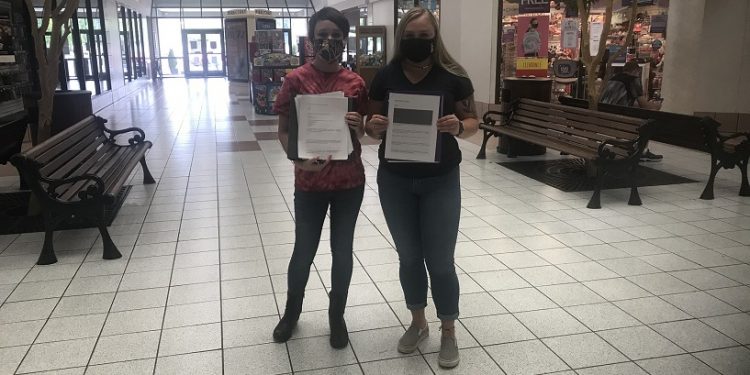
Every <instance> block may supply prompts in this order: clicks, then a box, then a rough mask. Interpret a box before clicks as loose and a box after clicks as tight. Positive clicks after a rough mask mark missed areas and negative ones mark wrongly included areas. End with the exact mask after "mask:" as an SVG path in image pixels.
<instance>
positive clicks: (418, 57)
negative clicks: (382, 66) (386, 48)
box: [399, 38, 435, 62]
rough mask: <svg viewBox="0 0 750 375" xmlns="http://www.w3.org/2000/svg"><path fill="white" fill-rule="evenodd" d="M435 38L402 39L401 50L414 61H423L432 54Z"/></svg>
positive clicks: (402, 53)
mask: <svg viewBox="0 0 750 375" xmlns="http://www.w3.org/2000/svg"><path fill="white" fill-rule="evenodd" d="M434 42H435V40H434V39H420V38H411V39H401V46H400V47H399V52H401V55H403V56H404V57H406V58H407V59H409V60H411V61H413V62H421V61H424V60H425V59H427V58H428V57H430V56H431V55H432V49H433V45H434Z"/></svg>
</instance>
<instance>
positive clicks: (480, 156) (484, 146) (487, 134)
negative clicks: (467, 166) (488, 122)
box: [477, 130, 492, 159]
mask: <svg viewBox="0 0 750 375" xmlns="http://www.w3.org/2000/svg"><path fill="white" fill-rule="evenodd" d="M483 137H484V139H483V140H482V147H481V148H480V149H479V153H478V154H477V159H487V141H489V140H490V138H491V137H492V133H490V132H488V131H487V130H484V136H483Z"/></svg>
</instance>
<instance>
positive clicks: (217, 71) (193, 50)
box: [182, 30, 226, 77]
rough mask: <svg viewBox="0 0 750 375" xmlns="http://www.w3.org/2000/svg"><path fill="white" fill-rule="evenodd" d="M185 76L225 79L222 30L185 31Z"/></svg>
mask: <svg viewBox="0 0 750 375" xmlns="http://www.w3.org/2000/svg"><path fill="white" fill-rule="evenodd" d="M182 40H183V45H184V46H185V47H184V56H185V76H187V77H223V76H224V75H225V74H226V69H225V67H224V35H223V34H222V31H221V30H184V31H183V32H182Z"/></svg>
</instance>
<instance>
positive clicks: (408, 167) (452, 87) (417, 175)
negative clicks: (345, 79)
mask: <svg viewBox="0 0 750 375" xmlns="http://www.w3.org/2000/svg"><path fill="white" fill-rule="evenodd" d="M395 50H396V52H395V56H394V57H393V59H392V60H391V62H390V63H389V64H388V65H387V66H386V67H385V68H383V69H382V70H380V71H379V72H378V74H377V75H376V76H375V78H374V79H373V81H372V84H371V88H370V99H371V101H370V114H369V118H368V122H367V124H366V126H365V131H366V132H367V133H368V134H369V135H370V136H371V137H374V138H380V139H384V137H385V133H386V130H387V128H388V125H389V119H388V118H387V117H386V116H384V114H386V111H387V108H386V106H385V101H386V100H387V97H388V94H389V93H390V92H409V93H420V92H422V93H425V94H439V95H441V96H442V98H443V105H442V107H443V113H442V117H440V118H439V119H438V121H437V129H438V132H439V133H438V134H439V140H438V142H439V145H438V150H439V154H438V156H439V162H437V163H411V162H395V161H390V160H388V159H386V158H385V141H382V142H381V144H380V150H379V157H380V166H379V168H378V191H379V195H380V203H381V205H382V207H383V213H384V214H385V219H386V222H387V223H388V228H389V230H390V231H391V235H392V236H393V240H394V242H395V244H396V250H397V251H398V255H399V263H400V266H399V267H400V270H399V274H400V278H401V286H402V289H403V291H404V297H405V299H406V306H407V308H408V309H409V310H410V311H411V314H412V322H411V325H410V327H409V329H408V330H407V331H406V333H404V335H403V336H402V337H401V339H400V340H399V343H398V350H399V351H400V352H402V353H411V352H414V351H415V350H416V349H417V346H418V345H419V343H420V342H421V341H422V340H424V339H425V338H426V337H427V335H428V332H429V329H428V326H427V319H426V318H425V314H424V308H425V307H426V306H427V271H429V273H430V280H431V284H432V296H433V300H434V302H435V307H436V309H437V315H438V318H440V320H441V323H442V324H441V326H440V327H441V330H442V338H441V345H440V354H439V355H438V363H439V365H440V366H443V367H455V366H456V365H458V362H459V355H458V345H457V343H456V337H455V328H454V321H455V320H456V319H457V318H458V296H459V287H458V277H457V276H456V270H455V267H454V264H453V260H454V259H453V256H454V252H455V247H456V237H457V235H458V221H459V215H460V211H461V191H460V184H459V182H460V181H459V168H458V165H459V163H460V162H461V151H460V150H459V148H458V142H457V141H456V138H457V137H459V138H465V137H469V136H471V135H472V134H474V133H475V132H476V131H477V128H478V126H479V121H478V120H477V114H476V108H475V105H474V96H473V93H474V89H473V87H472V84H471V81H470V80H469V78H468V75H467V73H466V70H464V69H463V68H462V67H461V66H460V65H459V64H458V63H457V62H456V61H455V60H454V59H453V58H452V57H451V56H450V54H448V52H447V51H446V50H445V46H444V45H443V42H442V40H441V38H440V34H439V32H438V23H437V20H436V19H435V17H434V16H433V15H432V14H431V13H430V12H429V11H427V10H426V9H423V8H414V9H412V10H410V11H409V12H407V13H406V15H405V16H404V18H403V19H402V20H401V22H399V24H398V27H397V28H396V48H395ZM425 265H426V266H427V269H426V270H425Z"/></svg>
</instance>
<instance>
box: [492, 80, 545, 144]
mask: <svg viewBox="0 0 750 375" xmlns="http://www.w3.org/2000/svg"><path fill="white" fill-rule="evenodd" d="M521 98H526V99H534V100H539V101H543V102H549V101H550V100H551V99H552V79H550V78H515V77H508V78H505V79H504V80H503V91H502V100H501V102H502V106H503V109H502V112H503V114H504V116H507V115H509V113H510V106H511V105H512V104H513V101H515V100H516V99H521ZM504 120H508V119H507V117H506V118H504ZM510 142H513V145H514V148H513V150H514V151H515V154H516V156H532V155H544V154H545V153H546V152H547V148H546V147H544V146H539V145H535V144H533V143H529V142H524V141H522V140H520V139H516V138H512V137H508V136H506V135H502V136H500V144H499V145H498V146H497V152H499V153H501V154H507V153H508V144H509V143H510Z"/></svg>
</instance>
